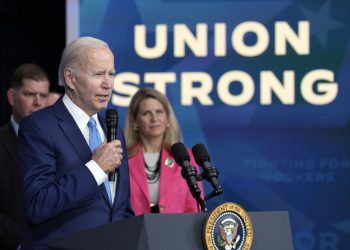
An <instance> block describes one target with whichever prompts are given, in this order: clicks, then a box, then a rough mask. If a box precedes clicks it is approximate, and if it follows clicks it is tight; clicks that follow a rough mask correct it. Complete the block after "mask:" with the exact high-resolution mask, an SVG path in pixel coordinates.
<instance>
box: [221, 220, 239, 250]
mask: <svg viewBox="0 0 350 250" xmlns="http://www.w3.org/2000/svg"><path fill="white" fill-rule="evenodd" d="M238 227H239V224H238V223H237V222H236V221H235V220H234V219H232V218H226V219H224V220H223V221H222V222H221V223H220V224H219V232H220V234H219V235H218V243H219V246H220V247H224V248H225V250H231V249H236V245H237V243H238V242H239V240H240V238H241V236H240V235H239V234H238V235H237V232H238Z"/></svg>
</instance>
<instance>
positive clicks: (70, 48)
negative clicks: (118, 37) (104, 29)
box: [58, 36, 110, 88]
mask: <svg viewBox="0 0 350 250" xmlns="http://www.w3.org/2000/svg"><path fill="white" fill-rule="evenodd" d="M93 48H109V46H108V44H107V43H106V42H104V41H102V40H100V39H97V38H94V37H88V36H87V37H80V38H78V39H76V40H74V41H73V42H71V43H70V44H68V45H67V47H66V48H65V49H64V51H63V53H62V58H61V62H60V66H59V68H58V83H59V84H60V85H63V86H65V88H66V87H67V85H66V81H65V78H64V70H65V68H67V67H69V68H71V69H72V70H73V71H74V72H75V73H77V71H78V63H79V61H80V56H81V54H82V52H83V51H84V50H87V49H93ZM109 49H110V48H109Z"/></svg>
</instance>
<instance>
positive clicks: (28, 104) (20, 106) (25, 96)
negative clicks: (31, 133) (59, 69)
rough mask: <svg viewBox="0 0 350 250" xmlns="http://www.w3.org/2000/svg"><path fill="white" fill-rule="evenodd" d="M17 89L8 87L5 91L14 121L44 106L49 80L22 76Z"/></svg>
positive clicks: (18, 120)
mask: <svg viewBox="0 0 350 250" xmlns="http://www.w3.org/2000/svg"><path fill="white" fill-rule="evenodd" d="M22 81H23V84H22V86H21V87H20V88H19V89H13V88H10V89H9V90H8V91H7V99H8V102H9V103H10V105H11V106H12V114H13V117H14V119H15V121H16V122H18V123H19V122H20V121H21V120H22V119H23V118H25V117H26V116H28V115H30V114H31V113H33V112H35V111H38V110H39V109H42V108H44V107H46V99H47V96H48V93H49V81H48V80H43V81H36V80H33V79H28V78H24V79H23V80H22Z"/></svg>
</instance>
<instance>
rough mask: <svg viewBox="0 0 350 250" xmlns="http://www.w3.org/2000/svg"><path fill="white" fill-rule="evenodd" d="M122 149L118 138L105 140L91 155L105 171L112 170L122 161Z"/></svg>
mask: <svg viewBox="0 0 350 250" xmlns="http://www.w3.org/2000/svg"><path fill="white" fill-rule="evenodd" d="M122 159H123V149H122V147H121V142H120V141H119V140H113V141H111V142H108V143H107V141H106V140H105V141H104V142H103V143H102V144H101V145H100V146H99V147H98V148H96V149H95V152H94V153H93V155H92V160H94V161H95V162H96V163H97V164H98V165H99V166H100V168H102V170H103V171H104V172H105V173H109V172H113V171H114V170H115V169H117V168H118V167H119V166H120V164H121V163H122Z"/></svg>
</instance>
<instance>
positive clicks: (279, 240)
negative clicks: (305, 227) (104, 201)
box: [50, 211, 293, 250]
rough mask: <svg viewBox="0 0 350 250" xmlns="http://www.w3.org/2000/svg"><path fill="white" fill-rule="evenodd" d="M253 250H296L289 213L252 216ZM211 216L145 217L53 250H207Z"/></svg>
mask: <svg viewBox="0 0 350 250" xmlns="http://www.w3.org/2000/svg"><path fill="white" fill-rule="evenodd" d="M248 214H249V216H250V218H251V220H252V222H253V233H254V237H253V244H252V247H251V250H266V249H269V250H281V249H283V250H293V243H292V237H291V230H290V223H289V216H288V212H285V211H279V212H250V213H248ZM206 217H207V214H205V213H203V214H145V215H141V216H136V217H132V218H129V219H126V220H122V221H120V222H116V223H112V224H108V225H105V226H101V227H98V228H95V229H91V230H88V231H83V232H79V233H75V234H72V235H69V236H66V237H63V238H60V239H57V240H55V241H53V242H52V243H51V244H50V249H53V250H82V249H84V250H98V249H104V250H116V249H128V250H165V249H166V250H178V249H184V250H185V249H189V250H203V249H204V245H203V243H202V237H203V224H204V222H205V219H206Z"/></svg>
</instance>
